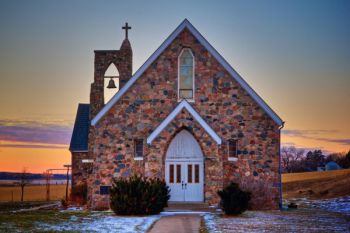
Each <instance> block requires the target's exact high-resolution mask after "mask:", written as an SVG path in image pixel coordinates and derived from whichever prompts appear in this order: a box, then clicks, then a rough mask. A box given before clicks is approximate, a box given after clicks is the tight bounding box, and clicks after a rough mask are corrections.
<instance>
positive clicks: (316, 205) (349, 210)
mask: <svg viewBox="0 0 350 233" xmlns="http://www.w3.org/2000/svg"><path fill="white" fill-rule="evenodd" d="M289 202H294V203H296V204H298V205H300V206H302V207H303V206H305V207H309V208H313V209H323V210H327V211H332V212H338V213H343V214H346V215H349V216H350V196H346V197H338V198H332V199H324V200H311V199H307V198H299V199H290V200H289Z"/></svg>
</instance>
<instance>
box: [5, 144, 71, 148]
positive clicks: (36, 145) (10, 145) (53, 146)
mask: <svg viewBox="0 0 350 233" xmlns="http://www.w3.org/2000/svg"><path fill="white" fill-rule="evenodd" d="M1 147H5V148H30V149H35V148H44V149H67V148H68V146H67V145H50V144H46V145H45V144H0V148H1Z"/></svg>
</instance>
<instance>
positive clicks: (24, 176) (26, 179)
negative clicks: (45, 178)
mask: <svg viewBox="0 0 350 233" xmlns="http://www.w3.org/2000/svg"><path fill="white" fill-rule="evenodd" d="M30 182H31V179H30V176H29V173H28V171H27V169H26V168H25V167H24V168H23V169H22V172H21V174H20V180H19V186H20V187H21V201H22V202H23V196H24V187H25V186H26V185H28V184H30Z"/></svg>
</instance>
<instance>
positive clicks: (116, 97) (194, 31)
mask: <svg viewBox="0 0 350 233" xmlns="http://www.w3.org/2000/svg"><path fill="white" fill-rule="evenodd" d="M185 28H187V29H188V30H189V31H190V32H191V33H192V35H193V36H194V37H195V38H196V39H197V40H198V41H199V42H200V43H201V44H202V45H203V46H204V47H205V48H206V49H207V50H208V51H209V52H210V54H211V55H212V56H213V57H214V58H215V59H216V60H217V61H218V62H219V63H220V64H221V65H222V66H223V67H224V68H225V69H226V70H227V72H228V73H229V74H230V75H231V76H232V77H233V78H234V79H235V80H236V81H237V82H238V83H239V84H240V85H241V86H242V88H243V89H244V90H245V91H247V92H248V94H249V95H250V96H251V97H252V98H253V99H254V100H255V101H256V102H257V103H258V105H259V106H260V107H261V108H262V109H263V110H264V111H265V112H266V113H267V114H268V115H269V116H270V117H271V118H272V119H273V120H274V121H275V122H276V124H277V125H279V126H281V125H283V121H282V119H281V118H280V117H279V116H278V115H277V114H276V113H275V112H274V111H273V110H272V109H271V108H270V107H269V106H268V105H267V104H266V103H265V101H264V100H263V99H262V98H261V97H260V96H259V95H258V94H257V93H256V92H255V91H254V90H253V89H252V88H251V87H250V86H249V85H248V83H247V82H246V81H245V80H244V79H243V78H242V77H241V76H240V75H239V74H238V73H237V72H236V71H235V70H234V69H233V68H232V67H231V65H230V64H229V63H228V62H227V61H226V60H225V59H224V58H223V57H222V56H221V55H220V54H219V53H218V52H217V51H216V50H215V49H214V47H213V46H211V44H209V42H208V41H207V40H206V39H205V38H204V37H203V36H202V35H201V34H200V32H199V31H198V30H197V29H196V28H195V27H194V26H193V25H192V24H191V23H190V22H189V21H188V20H187V19H185V20H184V21H182V23H181V24H180V25H179V26H178V27H177V28H176V29H175V30H174V31H173V32H172V33H171V34H170V36H169V37H168V38H167V39H166V40H165V41H164V42H163V43H162V44H161V46H160V47H159V48H158V49H157V50H156V51H155V52H154V53H153V54H152V55H151V56H150V57H149V58H148V59H147V60H146V62H145V63H144V64H143V65H142V66H141V67H140V68H139V69H138V70H137V71H136V73H135V74H134V75H133V76H132V77H131V78H130V80H129V81H128V82H127V83H126V84H125V85H124V86H123V88H121V89H120V90H119V91H118V92H117V93H116V94H115V95H114V96H113V97H112V98H111V99H110V101H109V102H108V103H107V104H106V105H105V106H104V107H103V108H102V109H101V111H100V112H99V113H98V114H97V115H96V116H95V117H94V119H92V121H91V124H92V125H96V123H97V122H98V121H99V120H100V119H101V118H102V117H103V116H104V115H105V114H106V113H107V112H108V110H109V109H111V108H112V107H113V105H114V104H115V103H116V102H117V101H118V100H119V99H120V98H121V97H122V96H123V95H124V94H125V93H126V92H127V91H128V89H129V88H130V87H131V86H132V85H133V84H134V83H135V82H136V80H137V79H138V78H139V77H140V76H141V75H142V74H143V72H145V71H146V69H147V68H148V67H149V66H150V65H151V64H152V63H153V62H154V61H155V60H156V59H157V58H158V56H159V55H160V54H161V53H162V52H163V51H164V50H165V49H166V48H167V47H168V46H169V45H170V44H171V43H172V42H173V40H174V39H175V38H176V37H177V36H178V35H179V34H180V33H181V32H182V31H183V30H184V29H185Z"/></svg>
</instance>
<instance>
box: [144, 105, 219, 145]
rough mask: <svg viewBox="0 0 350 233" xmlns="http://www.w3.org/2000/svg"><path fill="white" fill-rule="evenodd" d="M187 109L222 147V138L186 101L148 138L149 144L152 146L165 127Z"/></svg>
mask: <svg viewBox="0 0 350 233" xmlns="http://www.w3.org/2000/svg"><path fill="white" fill-rule="evenodd" d="M183 108H185V109H186V110H187V111H188V112H189V113H190V114H191V115H192V117H193V118H194V119H196V120H197V122H198V123H199V124H200V125H201V126H202V127H203V128H204V129H205V131H207V133H208V134H209V135H210V136H211V137H212V138H213V139H214V141H215V142H216V143H217V144H218V145H221V142H222V140H221V138H220V137H219V135H217V134H216V133H215V131H214V130H213V129H212V128H211V127H210V126H209V125H208V124H207V122H205V121H204V120H203V118H202V117H201V116H200V115H199V114H198V113H197V112H196V110H194V108H193V107H192V106H191V105H190V104H189V103H188V102H187V101H186V100H182V101H181V103H180V104H178V105H177V106H176V108H175V109H174V110H173V111H172V112H171V113H170V114H169V115H168V116H167V117H166V118H165V119H164V121H163V122H162V123H160V125H158V127H157V128H156V129H155V130H154V131H153V132H152V133H151V134H150V135H149V136H148V138H147V144H151V143H152V142H153V140H154V139H155V138H156V137H157V136H158V135H159V134H160V133H161V132H162V131H163V130H164V129H165V127H166V126H167V125H168V124H169V123H170V122H171V121H172V120H174V118H175V117H176V116H177V114H179V113H180V111H181V110H182V109H183Z"/></svg>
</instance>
